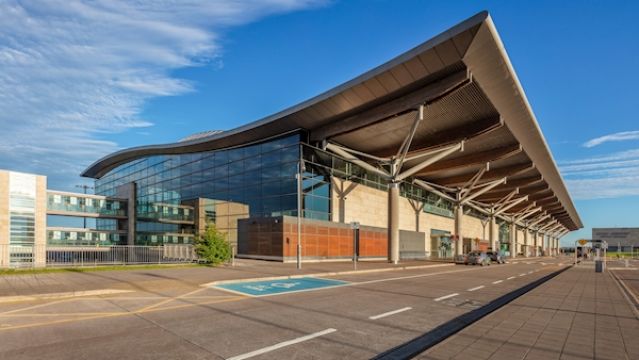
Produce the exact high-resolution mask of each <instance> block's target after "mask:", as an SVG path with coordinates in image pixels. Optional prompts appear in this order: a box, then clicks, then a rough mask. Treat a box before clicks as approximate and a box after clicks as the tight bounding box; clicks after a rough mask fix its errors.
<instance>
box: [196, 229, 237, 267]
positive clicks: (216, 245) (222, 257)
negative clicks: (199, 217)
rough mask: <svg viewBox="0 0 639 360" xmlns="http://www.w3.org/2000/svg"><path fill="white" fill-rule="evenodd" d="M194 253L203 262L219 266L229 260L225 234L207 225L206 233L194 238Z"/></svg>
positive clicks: (229, 248) (229, 252)
mask: <svg viewBox="0 0 639 360" xmlns="http://www.w3.org/2000/svg"><path fill="white" fill-rule="evenodd" d="M195 252H196V253H197V254H198V256H199V257H200V258H201V259H203V260H204V261H206V262H208V263H211V264H213V265H219V264H221V263H223V262H225V261H228V260H229V259H230V258H231V245H230V244H229V242H228V241H226V234H225V233H223V232H220V231H218V230H217V228H216V227H215V225H214V224H209V225H207V227H206V232H205V233H204V234H203V235H199V236H197V237H196V238H195Z"/></svg>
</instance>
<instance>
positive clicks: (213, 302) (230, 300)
mask: <svg viewBox="0 0 639 360" xmlns="http://www.w3.org/2000/svg"><path fill="white" fill-rule="evenodd" d="M245 299H250V297H248V296H237V297H233V298H229V299H222V300H217V301H210V302H204V303H197V304H182V305H175V306H169V307H164V308H159V309H148V310H144V309H141V310H136V311H131V312H114V313H107V314H102V313H101V314H99V315H95V316H87V317H83V318H80V319H62V320H54V321H47V322H41V323H34V324H24V325H15V326H8V327H0V331H6V330H15V329H25V328H32V327H42V326H49V325H57V324H64V323H70V322H78V321H84V320H94V319H105V318H111V317H119V316H128V315H136V314H144V313H151V312H159V311H167V310H176V309H182V308H187V307H195V306H202V305H211V304H219V303H224V302H232V301H240V300H245Z"/></svg>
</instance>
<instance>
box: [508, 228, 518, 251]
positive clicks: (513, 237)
mask: <svg viewBox="0 0 639 360" xmlns="http://www.w3.org/2000/svg"><path fill="white" fill-rule="evenodd" d="M509 233H510V257H511V258H513V259H514V258H516V257H517V226H516V225H515V223H514V222H511V223H510V231H509Z"/></svg>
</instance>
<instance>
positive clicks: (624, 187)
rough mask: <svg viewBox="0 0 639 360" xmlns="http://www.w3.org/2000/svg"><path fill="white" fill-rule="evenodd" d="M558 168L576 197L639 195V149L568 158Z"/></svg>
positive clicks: (596, 197) (595, 197)
mask: <svg viewBox="0 0 639 360" xmlns="http://www.w3.org/2000/svg"><path fill="white" fill-rule="evenodd" d="M559 168H560V170H561V173H562V175H563V176H564V177H565V178H566V185H567V186H568V189H569V190H570V193H571V194H572V196H573V197H574V198H576V199H601V198H616V197H624V196H636V195H639V149H631V150H626V151H620V152H616V153H612V154H606V155H600V156H595V157H589V158H584V159H576V160H571V161H565V162H561V163H560V166H559Z"/></svg>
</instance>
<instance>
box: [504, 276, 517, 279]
mask: <svg viewBox="0 0 639 360" xmlns="http://www.w3.org/2000/svg"><path fill="white" fill-rule="evenodd" d="M514 278H516V276H511V277H509V278H508V279H506V280H512V279H514Z"/></svg>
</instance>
